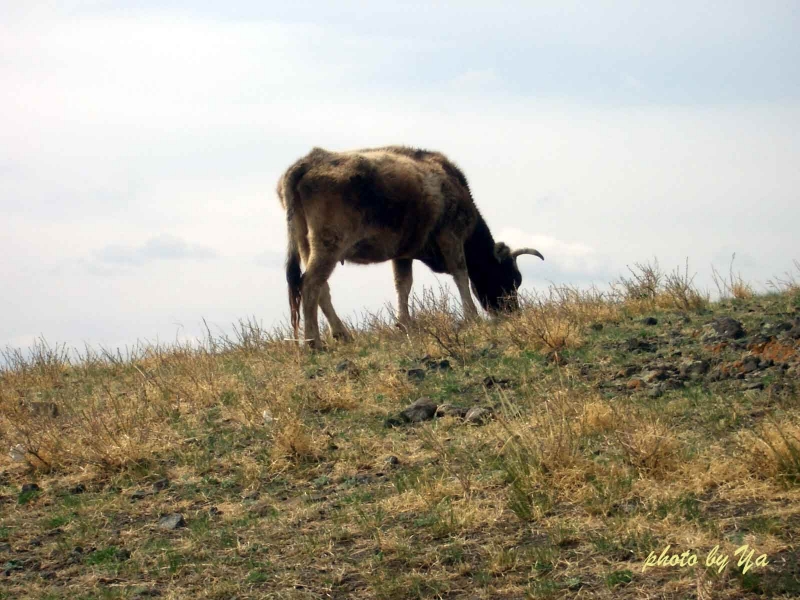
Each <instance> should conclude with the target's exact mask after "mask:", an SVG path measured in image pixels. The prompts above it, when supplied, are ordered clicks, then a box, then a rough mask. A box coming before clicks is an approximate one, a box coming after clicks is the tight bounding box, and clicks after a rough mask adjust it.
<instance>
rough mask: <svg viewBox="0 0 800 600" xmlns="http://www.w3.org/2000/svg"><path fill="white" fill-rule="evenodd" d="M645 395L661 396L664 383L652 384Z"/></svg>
mask: <svg viewBox="0 0 800 600" xmlns="http://www.w3.org/2000/svg"><path fill="white" fill-rule="evenodd" d="M647 395H648V396H650V397H651V398H661V396H663V395H664V385H663V384H661V383H658V384H656V385H654V386H653V387H652V388H650V389H649V390H648V392H647Z"/></svg>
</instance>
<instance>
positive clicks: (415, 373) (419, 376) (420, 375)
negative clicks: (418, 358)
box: [406, 369, 425, 381]
mask: <svg viewBox="0 0 800 600" xmlns="http://www.w3.org/2000/svg"><path fill="white" fill-rule="evenodd" d="M406 375H407V376H408V378H409V379H416V380H417V381H422V380H423V379H425V371H424V369H409V370H408V371H406Z"/></svg>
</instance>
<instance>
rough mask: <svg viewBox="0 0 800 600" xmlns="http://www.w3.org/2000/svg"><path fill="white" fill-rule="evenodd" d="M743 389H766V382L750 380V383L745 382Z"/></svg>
mask: <svg viewBox="0 0 800 600" xmlns="http://www.w3.org/2000/svg"><path fill="white" fill-rule="evenodd" d="M742 389H743V390H745V391H749V390H763V389H764V383H763V382H761V381H750V382H748V383H745V384H744V385H743V386H742Z"/></svg>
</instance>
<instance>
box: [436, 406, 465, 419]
mask: <svg viewBox="0 0 800 600" xmlns="http://www.w3.org/2000/svg"><path fill="white" fill-rule="evenodd" d="M468 411H469V409H468V408H465V407H463V406H456V405H455V404H440V405H439V407H438V408H437V409H436V418H437V419H438V418H441V417H456V418H459V419H463V418H464V417H466V416H467V412H468Z"/></svg>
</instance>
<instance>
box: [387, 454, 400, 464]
mask: <svg viewBox="0 0 800 600" xmlns="http://www.w3.org/2000/svg"><path fill="white" fill-rule="evenodd" d="M386 463H387V464H389V465H392V466H396V465H399V464H400V459H399V458H397V457H396V456H389V457H387V458H386Z"/></svg>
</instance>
